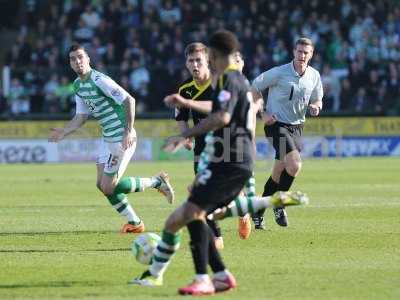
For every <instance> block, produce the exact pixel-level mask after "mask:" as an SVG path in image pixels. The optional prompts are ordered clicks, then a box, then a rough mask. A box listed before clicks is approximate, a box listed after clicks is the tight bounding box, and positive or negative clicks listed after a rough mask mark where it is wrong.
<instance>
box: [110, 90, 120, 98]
mask: <svg viewBox="0 0 400 300" xmlns="http://www.w3.org/2000/svg"><path fill="white" fill-rule="evenodd" d="M111 95H112V96H114V97H120V96H121V91H120V90H119V89H114V90H112V91H111Z"/></svg>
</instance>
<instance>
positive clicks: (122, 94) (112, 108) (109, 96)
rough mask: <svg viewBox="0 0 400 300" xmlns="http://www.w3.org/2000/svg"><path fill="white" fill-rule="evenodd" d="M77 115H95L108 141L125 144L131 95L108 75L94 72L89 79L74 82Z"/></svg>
mask: <svg viewBox="0 0 400 300" xmlns="http://www.w3.org/2000/svg"><path fill="white" fill-rule="evenodd" d="M73 85H74V92H75V102H76V114H91V115H92V116H93V117H94V118H95V119H96V120H97V121H98V122H99V124H100V127H101V129H102V134H103V138H104V141H105V142H108V143H117V142H121V141H122V138H123V135H124V131H125V127H126V112H125V107H124V105H123V102H124V100H125V99H126V98H127V97H128V96H129V94H128V92H127V91H125V90H124V89H123V88H122V87H120V86H119V85H118V84H117V83H116V82H115V81H114V80H112V79H111V78H110V77H108V76H107V75H104V74H103V73H100V72H98V71H96V70H93V69H92V70H91V71H90V74H89V76H88V77H87V79H85V80H81V79H80V78H79V77H78V78H77V79H75V81H74V84H73Z"/></svg>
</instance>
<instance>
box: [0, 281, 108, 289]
mask: <svg viewBox="0 0 400 300" xmlns="http://www.w3.org/2000/svg"><path fill="white" fill-rule="evenodd" d="M110 285H112V284H110V282H105V281H49V282H38V283H32V284H29V283H18V284H0V289H25V288H51V287H55V288H57V287H77V286H82V287H88V286H110Z"/></svg>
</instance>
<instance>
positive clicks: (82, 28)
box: [74, 19, 94, 44]
mask: <svg viewBox="0 0 400 300" xmlns="http://www.w3.org/2000/svg"><path fill="white" fill-rule="evenodd" d="M93 36H94V31H93V29H92V28H91V27H89V26H88V25H87V24H86V23H85V21H84V20H83V19H80V20H79V22H78V28H77V29H76V30H75V31H74V39H75V40H76V41H77V42H79V43H81V44H86V43H89V41H90V40H91V39H92V38H93Z"/></svg>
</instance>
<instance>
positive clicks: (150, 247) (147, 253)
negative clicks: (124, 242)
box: [132, 232, 161, 265]
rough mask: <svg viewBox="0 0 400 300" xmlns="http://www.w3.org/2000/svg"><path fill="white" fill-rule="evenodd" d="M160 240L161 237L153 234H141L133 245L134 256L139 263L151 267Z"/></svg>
mask: <svg viewBox="0 0 400 300" xmlns="http://www.w3.org/2000/svg"><path fill="white" fill-rule="evenodd" d="M159 240H161V238H160V236H159V235H158V234H155V233H152V232H146V233H142V234H140V235H139V236H138V237H137V238H136V239H135V240H134V241H133V243H132V253H133V256H135V258H136V260H137V261H138V262H139V263H141V264H143V265H149V264H150V263H151V258H152V256H153V251H154V249H155V248H156V247H157V243H158V241H159Z"/></svg>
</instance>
